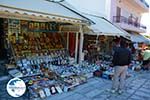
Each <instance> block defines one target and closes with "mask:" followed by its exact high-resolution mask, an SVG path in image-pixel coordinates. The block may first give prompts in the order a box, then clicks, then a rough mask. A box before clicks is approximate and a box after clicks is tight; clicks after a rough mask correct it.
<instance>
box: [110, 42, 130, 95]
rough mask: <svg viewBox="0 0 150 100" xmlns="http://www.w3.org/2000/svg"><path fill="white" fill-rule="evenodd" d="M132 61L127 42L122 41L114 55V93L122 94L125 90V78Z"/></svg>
mask: <svg viewBox="0 0 150 100" xmlns="http://www.w3.org/2000/svg"><path fill="white" fill-rule="evenodd" d="M130 62H131V52H130V51H129V49H127V43H126V41H124V40H121V41H120V47H118V48H116V49H115V51H114V55H113V61H112V63H113V65H114V66H115V67H114V69H115V72H114V79H113V85H112V91H111V92H112V93H115V92H118V93H119V94H121V93H122V92H123V90H124V85H125V78H126V73H127V69H128V65H129V64H130Z"/></svg>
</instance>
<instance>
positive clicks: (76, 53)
mask: <svg viewBox="0 0 150 100" xmlns="http://www.w3.org/2000/svg"><path fill="white" fill-rule="evenodd" d="M78 36H79V33H76V44H75V62H76V63H77V59H78Z"/></svg>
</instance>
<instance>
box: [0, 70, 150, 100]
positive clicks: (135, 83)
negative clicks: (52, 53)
mask: <svg viewBox="0 0 150 100" xmlns="http://www.w3.org/2000/svg"><path fill="white" fill-rule="evenodd" d="M7 82H8V80H5V81H2V82H0V88H1V90H0V100H29V98H28V96H27V94H25V95H24V96H22V97H20V98H12V97H11V96H9V95H8V93H7V91H6V83H7ZM111 84H112V81H111V80H106V79H102V78H91V79H89V80H88V82H87V83H85V84H83V85H80V86H78V87H76V88H75V89H74V90H72V91H69V92H66V93H62V94H56V95H53V96H51V97H47V98H45V99H44V100H150V72H144V71H140V72H133V76H131V77H130V78H128V79H127V83H126V90H125V92H124V93H123V94H121V95H119V94H117V93H115V94H112V93H110V92H109V91H107V90H108V89H110V88H111ZM36 100H37V99H36ZM38 100H40V99H38Z"/></svg>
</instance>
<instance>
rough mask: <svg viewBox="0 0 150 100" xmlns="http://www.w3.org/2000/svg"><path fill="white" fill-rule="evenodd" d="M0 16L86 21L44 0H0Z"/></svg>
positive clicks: (57, 4)
mask: <svg viewBox="0 0 150 100" xmlns="http://www.w3.org/2000/svg"><path fill="white" fill-rule="evenodd" d="M0 17H3V18H17V19H18V18H20V19H30V18H31V20H32V19H36V18H37V19H39V20H40V19H44V20H46V21H47V20H52V21H53V20H57V21H64V22H65V21H70V22H77V23H83V22H84V23H85V22H88V20H87V19H85V18H84V17H82V16H81V15H79V14H77V13H75V12H73V11H71V10H69V9H67V8H65V7H64V6H62V5H61V4H59V3H55V2H49V1H46V0H0Z"/></svg>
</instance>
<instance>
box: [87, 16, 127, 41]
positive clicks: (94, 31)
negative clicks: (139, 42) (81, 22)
mask: <svg viewBox="0 0 150 100" xmlns="http://www.w3.org/2000/svg"><path fill="white" fill-rule="evenodd" d="M84 16H86V17H87V18H89V19H91V20H92V21H93V22H94V23H95V24H93V25H91V26H90V27H89V28H90V29H91V32H87V33H86V34H90V35H108V36H123V37H125V38H127V39H130V34H129V33H127V32H126V31H124V30H123V29H121V28H119V27H117V26H115V25H114V24H112V23H111V22H109V21H108V20H106V19H105V18H103V17H99V16H94V15H87V14H84Z"/></svg>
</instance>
